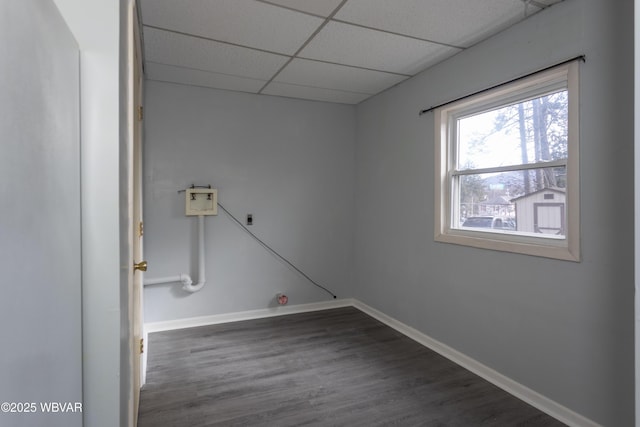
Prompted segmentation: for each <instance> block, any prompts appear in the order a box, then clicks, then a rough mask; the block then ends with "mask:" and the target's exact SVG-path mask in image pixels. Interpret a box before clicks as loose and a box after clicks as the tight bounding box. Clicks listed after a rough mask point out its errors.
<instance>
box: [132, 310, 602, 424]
mask: <svg viewBox="0 0 640 427" xmlns="http://www.w3.org/2000/svg"><path fill="white" fill-rule="evenodd" d="M340 307H355V308H357V309H358V310H360V311H362V312H364V313H366V314H368V315H369V316H371V317H373V318H374V319H376V320H379V321H380V322H382V323H384V324H385V325H387V326H389V327H391V328H393V329H395V330H396V331H398V332H400V333H401V334H403V335H405V336H407V337H409V338H411V339H412V340H414V341H416V342H418V343H419V344H422V345H423V346H425V347H427V348H429V349H431V350H433V351H435V352H436V353H438V354H440V355H442V356H444V357H446V358H447V359H449V360H451V361H452V362H454V363H456V364H458V365H460V366H462V367H463V368H465V369H467V370H469V371H471V372H473V373H474V374H476V375H478V376H480V377H482V378H484V379H485V380H487V381H489V382H490V383H492V384H494V385H496V386H498V387H500V388H501V389H503V390H505V391H506V392H508V393H509V394H511V395H513V396H515V397H517V398H518V399H520V400H523V401H524V402H526V403H528V404H529V405H531V406H533V407H535V408H537V409H539V410H541V411H542V412H545V413H546V414H548V415H550V416H552V417H553V418H555V419H557V420H559V421H561V422H563V423H565V424H567V425H569V426H571V427H601V426H600V425H599V424H597V423H595V422H594V421H591V420H590V419H588V418H586V417H584V416H582V415H580V414H578V413H576V412H574V411H572V410H571V409H569V408H567V407H565V406H562V405H560V404H558V403H556V402H555V401H553V400H551V399H549V398H547V397H545V396H543V395H541V394H540V393H538V392H536V391H533V390H531V389H530V388H528V387H526V386H524V385H522V384H520V383H518V382H516V381H514V380H512V379H511V378H508V377H506V376H504V375H502V374H501V373H499V372H497V371H495V370H493V369H491V368H489V367H488V366H486V365H483V364H482V363H480V362H478V361H477V360H475V359H472V358H471V357H469V356H467V355H465V354H463V353H461V352H459V351H457V350H455V349H453V348H451V347H449V346H447V345H446V344H443V343H441V342H440V341H438V340H435V339H433V338H431V337H429V336H427V335H425V334H423V333H422V332H420V331H418V330H417V329H414V328H412V327H411V326H408V325H405V324H404V323H402V322H400V321H398V320H396V319H394V318H393V317H391V316H387V315H386V314H384V313H382V312H381V311H378V310H376V309H374V308H372V307H370V306H368V305H366V304H365V303H363V302H361V301H358V300H356V299H352V298H345V299H338V300H333V301H327V302H319V303H311V304H299V305H291V306H281V307H274V308H265V309H259V310H251V311H242V312H239V313H229V314H216V315H212V316H202V317H191V318H187V319H177V320H168V321H163V322H150V323H145V325H144V333H145V342H146V343H148V342H149V340H148V339H147V338H146V337H147V335H148V334H149V333H152V332H161V331H170V330H174V329H184V328H193V327H197V326H206V325H216V324H220V323H229V322H238V321H242V320H251V319H261V318H265V317H274V316H283V315H287V314H296V313H307V312H312V311H319V310H328V309H332V308H340Z"/></svg>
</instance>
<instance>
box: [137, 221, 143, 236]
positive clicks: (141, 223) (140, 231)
mask: <svg viewBox="0 0 640 427" xmlns="http://www.w3.org/2000/svg"><path fill="white" fill-rule="evenodd" d="M142 236H144V222H142V221H140V222H139V223H138V237H142Z"/></svg>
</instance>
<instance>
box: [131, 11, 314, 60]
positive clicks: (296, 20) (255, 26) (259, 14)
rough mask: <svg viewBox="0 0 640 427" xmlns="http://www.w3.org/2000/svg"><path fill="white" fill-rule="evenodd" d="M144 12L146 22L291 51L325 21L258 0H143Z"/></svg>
mask: <svg viewBox="0 0 640 427" xmlns="http://www.w3.org/2000/svg"><path fill="white" fill-rule="evenodd" d="M141 14H142V22H143V24H145V25H151V26H155V27H161V28H164V29H170V30H174V31H179V32H183V33H188V34H194V35H198V36H202V37H207V38H211V39H215V40H218V41H224V42H229V43H234V44H240V45H243V46H248V47H253V48H257V49H264V50H268V51H272V52H278V53H285V54H289V55H292V54H294V53H295V52H296V51H297V50H298V49H299V48H300V46H302V45H303V43H304V42H305V41H306V40H307V39H308V38H309V37H310V36H311V34H313V32H314V31H315V30H316V29H317V28H318V27H319V26H320V24H322V22H324V20H323V19H322V18H318V17H315V16H310V15H307V14H304V13H300V12H295V11H292V10H289V9H285V8H282V7H277V6H273V5H269V4H266V3H262V2H258V1H254V0H215V1H212V0H179V1H178V0H143V1H142V3H141ZM283 29H285V31H283Z"/></svg>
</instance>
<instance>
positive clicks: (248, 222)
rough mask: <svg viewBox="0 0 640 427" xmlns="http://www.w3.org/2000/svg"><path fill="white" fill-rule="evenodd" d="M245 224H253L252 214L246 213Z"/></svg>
mask: <svg viewBox="0 0 640 427" xmlns="http://www.w3.org/2000/svg"><path fill="white" fill-rule="evenodd" d="M247 225H253V214H247Z"/></svg>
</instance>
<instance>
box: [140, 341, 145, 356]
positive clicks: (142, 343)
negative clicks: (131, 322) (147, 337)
mask: <svg viewBox="0 0 640 427" xmlns="http://www.w3.org/2000/svg"><path fill="white" fill-rule="evenodd" d="M142 353H144V338H140V354H142Z"/></svg>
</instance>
